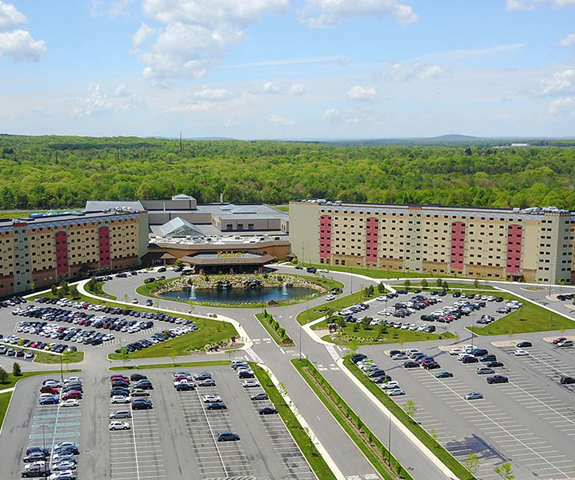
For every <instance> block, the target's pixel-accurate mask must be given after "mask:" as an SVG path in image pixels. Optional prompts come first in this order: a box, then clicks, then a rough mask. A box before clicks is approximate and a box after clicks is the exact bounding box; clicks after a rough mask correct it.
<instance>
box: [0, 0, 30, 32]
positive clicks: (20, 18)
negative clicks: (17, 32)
mask: <svg viewBox="0 0 575 480" xmlns="http://www.w3.org/2000/svg"><path fill="white" fill-rule="evenodd" d="M26 21H27V19H26V16H25V15H24V14H23V13H21V12H20V11H18V9H17V8H16V7H15V6H14V5H12V4H11V3H6V2H3V1H2V0H0V32H1V31H3V30H10V29H12V28H14V27H16V26H18V25H21V24H23V23H26Z"/></svg>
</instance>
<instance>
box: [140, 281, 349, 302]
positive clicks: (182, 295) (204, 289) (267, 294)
mask: <svg viewBox="0 0 575 480" xmlns="http://www.w3.org/2000/svg"><path fill="white" fill-rule="evenodd" d="M342 286H343V285H341V284H340V283H339V282H336V281H334V280H331V279H327V278H317V277H308V276H300V275H290V274H280V273H263V274H231V275H194V276H182V277H179V278H176V279H173V280H163V281H158V282H153V283H149V284H146V285H142V286H140V287H139V288H138V290H137V291H138V293H140V294H142V295H147V296H150V297H159V298H167V299H170V300H177V301H184V302H191V303H200V304H211V305H219V304H225V305H230V304H232V305H236V306H240V305H241V306H250V305H254V304H257V305H261V304H262V303H266V304H268V305H270V306H273V305H286V304H291V303H299V302H302V301H306V300H309V299H311V298H313V297H317V296H320V295H323V294H325V293H328V291H329V290H331V289H333V288H342Z"/></svg>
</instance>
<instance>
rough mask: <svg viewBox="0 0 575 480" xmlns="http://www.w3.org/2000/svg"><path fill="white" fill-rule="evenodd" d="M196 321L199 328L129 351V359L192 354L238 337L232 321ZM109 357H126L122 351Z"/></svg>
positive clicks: (122, 358)
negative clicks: (207, 346) (208, 346)
mask: <svg viewBox="0 0 575 480" xmlns="http://www.w3.org/2000/svg"><path fill="white" fill-rule="evenodd" d="M195 321H196V324H197V326H198V327H199V330H197V331H195V332H191V333H187V334H186V335H182V336H181V337H176V338H172V339H170V340H167V341H165V342H161V343H157V344H156V345H152V346H151V347H148V348H144V349H143V350H138V351H136V352H133V353H129V354H128V356H127V359H134V358H155V357H179V356H181V355H190V353H191V351H193V350H201V349H203V348H204V346H206V345H214V344H217V343H219V342H222V341H225V342H227V341H228V340H229V339H230V338H232V337H236V338H237V337H238V332H237V331H236V329H235V327H234V326H233V325H232V324H231V323H227V322H218V321H217V320H207V319H203V318H197V319H195ZM108 357H109V358H110V359H111V360H124V359H125V358H124V356H123V354H122V353H111V354H110V355H108Z"/></svg>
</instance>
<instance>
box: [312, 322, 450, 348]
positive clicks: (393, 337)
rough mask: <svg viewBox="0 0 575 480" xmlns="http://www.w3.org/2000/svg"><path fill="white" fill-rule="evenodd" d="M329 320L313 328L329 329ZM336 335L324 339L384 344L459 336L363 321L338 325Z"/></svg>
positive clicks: (351, 342)
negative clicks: (368, 323)
mask: <svg viewBox="0 0 575 480" xmlns="http://www.w3.org/2000/svg"><path fill="white" fill-rule="evenodd" d="M328 328H329V327H328V320H327V319H326V320H324V321H323V322H320V323H316V324H315V325H314V326H313V327H312V330H327V329H328ZM338 328H339V330H338V333H337V334H335V336H332V335H331V334H328V335H324V336H323V337H322V340H325V341H326V342H330V343H335V344H336V345H344V346H349V347H352V346H354V345H355V346H357V345H378V344H380V345H384V344H388V343H408V342H424V341H428V340H446V339H453V338H457V335H455V334H453V333H452V332H449V331H445V332H442V333H427V332H418V331H413V330H402V329H400V328H391V327H386V326H385V325H375V326H371V325H365V324H363V323H361V324H360V323H345V322H344V324H343V326H339V327H338Z"/></svg>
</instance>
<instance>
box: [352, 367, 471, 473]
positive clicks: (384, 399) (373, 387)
mask: <svg viewBox="0 0 575 480" xmlns="http://www.w3.org/2000/svg"><path fill="white" fill-rule="evenodd" d="M344 364H345V366H346V367H347V368H348V369H349V370H350V371H351V373H353V374H354V375H355V376H356V377H357V378H358V379H359V381H360V382H361V383H363V384H364V385H365V386H366V387H367V388H368V390H369V391H370V392H371V393H373V394H374V395H375V396H376V397H377V398H378V400H379V401H380V402H381V403H383V405H385V407H386V408H387V409H388V410H389V411H390V412H391V413H393V415H395V416H396V417H397V418H398V419H399V420H400V421H401V423H403V424H404V425H405V426H406V427H407V428H409V430H411V432H412V433H413V434H414V435H415V436H416V437H417V438H418V439H419V440H421V442H422V443H423V444H424V445H425V446H426V447H427V448H429V449H430V450H431V452H433V453H434V454H435V456H436V457H437V458H439V460H441V461H442V462H443V463H444V464H445V466H447V467H448V468H449V469H450V470H451V471H452V472H453V473H454V474H456V475H457V478H459V479H460V480H475V477H474V476H473V475H472V474H471V472H469V470H467V469H466V468H465V467H464V466H463V465H462V464H461V463H459V462H458V461H457V459H456V458H455V457H453V455H451V453H449V452H448V451H447V450H445V448H443V447H442V446H441V445H440V444H439V442H437V440H435V439H434V438H433V437H432V436H431V435H430V434H429V433H427V431H425V430H424V429H423V427H421V425H419V423H417V422H416V421H414V420H413V419H412V418H411V417H410V416H409V415H408V414H407V413H406V412H405V411H404V410H403V409H402V408H401V407H400V406H399V405H398V404H397V403H395V402H394V401H393V399H392V398H391V397H390V396H389V395H386V394H385V393H384V392H383V390H382V389H381V388H380V387H379V386H378V385H377V384H375V383H373V382H371V381H370V380H369V379H368V377H367V376H366V375H364V374H363V372H362V371H361V370H360V369H359V368H357V366H356V365H355V364H354V363H353V362H352V361H351V359H350V357H349V356H347V357H345V359H344Z"/></svg>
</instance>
